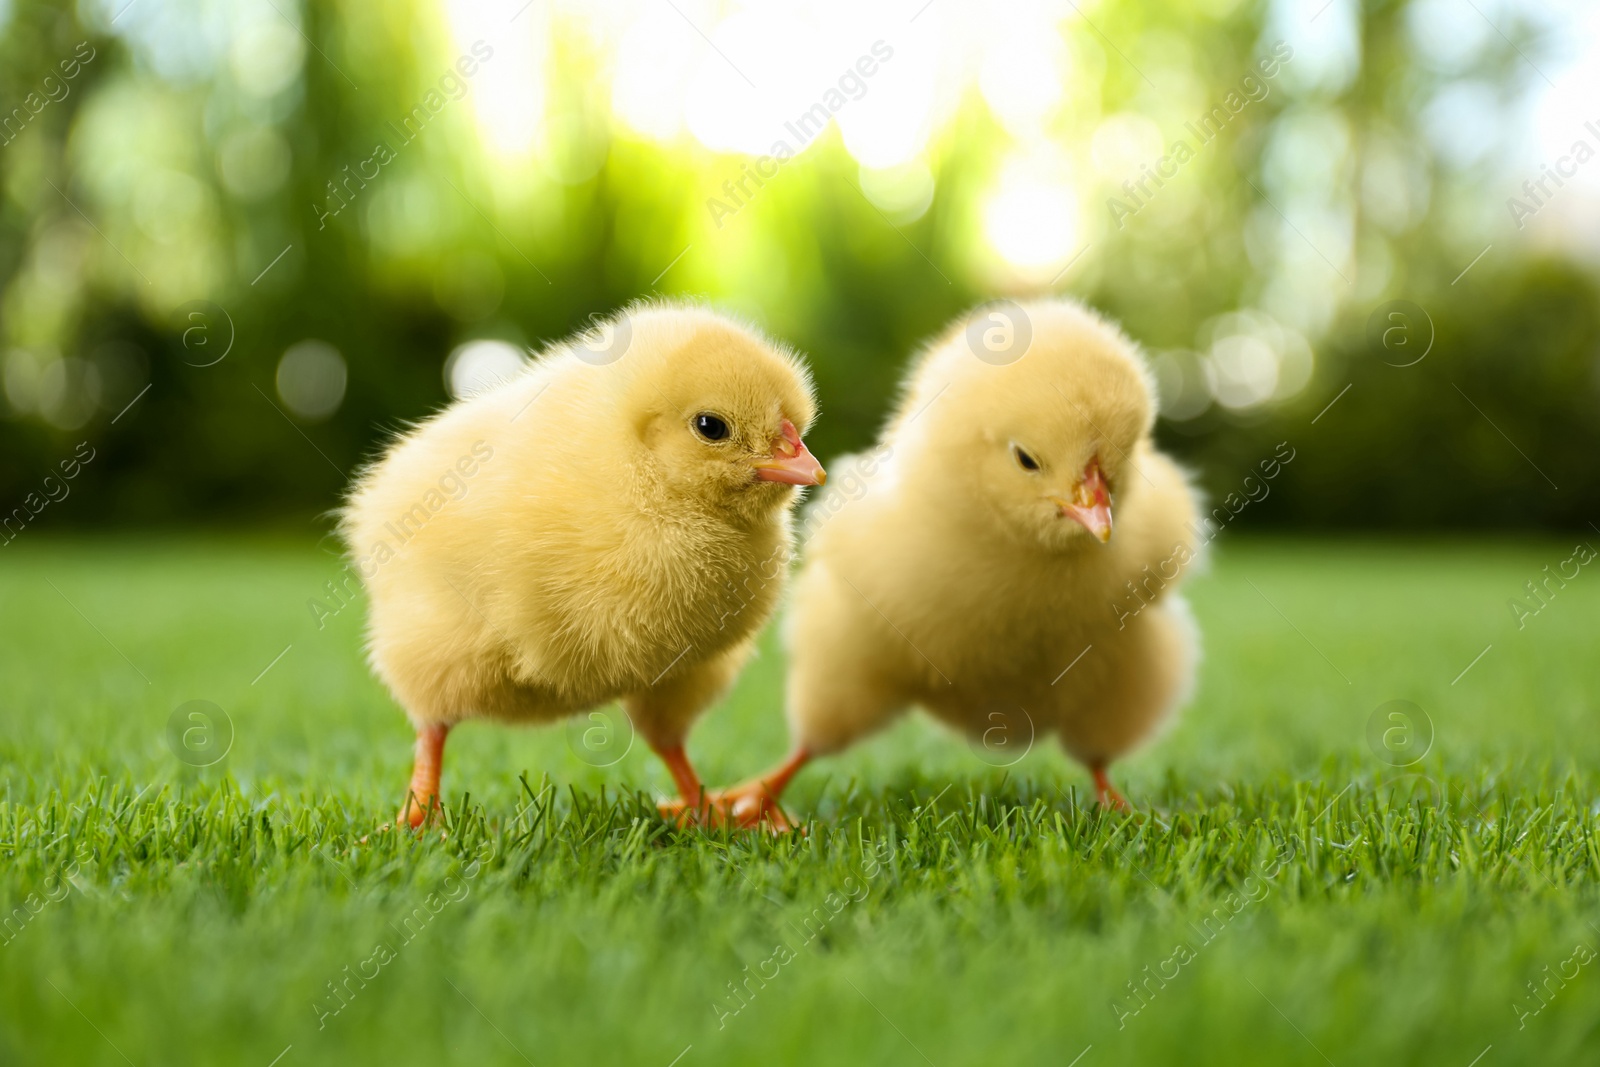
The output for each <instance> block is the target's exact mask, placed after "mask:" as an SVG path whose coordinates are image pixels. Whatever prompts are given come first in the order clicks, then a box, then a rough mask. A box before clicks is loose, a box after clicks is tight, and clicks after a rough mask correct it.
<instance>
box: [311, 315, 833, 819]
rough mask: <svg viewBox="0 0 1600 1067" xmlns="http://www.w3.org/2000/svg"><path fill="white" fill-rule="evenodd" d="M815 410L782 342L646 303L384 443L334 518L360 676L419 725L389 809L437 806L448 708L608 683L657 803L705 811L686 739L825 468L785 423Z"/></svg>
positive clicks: (757, 618) (602, 691)
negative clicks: (358, 626) (649, 768)
mask: <svg viewBox="0 0 1600 1067" xmlns="http://www.w3.org/2000/svg"><path fill="white" fill-rule="evenodd" d="M815 410H816V408H815V403H814V400H813V397H812V387H811V382H810V377H809V375H808V373H807V371H806V369H805V367H804V366H803V365H802V364H801V363H800V361H799V360H798V358H797V357H795V356H794V355H793V354H791V353H789V352H787V351H785V350H784V349H782V348H780V347H778V346H777V345H775V344H773V343H772V342H770V341H768V340H766V339H765V338H763V337H761V336H759V335H757V334H756V333H755V332H753V331H752V330H750V329H748V328H745V327H744V326H741V325H740V324H738V323H736V322H733V321H731V320H730V319H728V318H726V317H724V316H722V315H719V314H717V313H715V312H712V311H710V310H708V309H705V308H701V307H693V306H673V305H666V304H656V305H641V306H635V307H633V308H631V309H629V310H628V311H626V312H625V313H623V314H622V315H620V316H618V317H616V318H614V319H612V320H610V321H609V322H607V323H605V324H603V325H602V326H600V327H597V328H596V329H594V330H591V331H589V332H587V333H585V334H581V335H579V336H578V337H577V338H574V339H573V340H570V341H567V342H563V343H560V344H556V345H554V346H552V347H550V348H549V349H547V350H546V351H545V352H544V353H543V354H542V355H540V356H539V357H538V358H537V359H536V360H535V361H534V362H533V363H532V364H531V365H530V366H529V367H528V368H527V370H526V371H525V372H524V373H521V374H519V375H518V376H516V377H514V378H512V379H511V380H508V381H504V382H501V383H499V384H498V385H496V386H494V387H492V388H490V389H487V390H485V391H483V392H480V393H477V394H476V395H473V396H470V397H468V398H466V399H463V400H460V401H458V402H456V403H454V404H452V405H450V406H449V407H447V408H445V409H444V410H443V411H441V412H440V413H438V414H437V415H435V416H433V417H432V418H430V419H428V420H427V421H426V422H424V423H422V424H421V425H419V426H417V427H416V428H414V429H412V430H411V431H410V432H408V433H406V434H404V435H402V436H401V437H400V438H399V439H397V440H396V441H395V442H394V443H393V444H392V445H390V446H389V448H388V450H387V451H386V452H385V454H384V455H383V456H382V457H381V458H380V459H379V460H378V461H377V462H375V463H374V464H373V465H372V466H371V467H369V468H368V469H366V470H365V471H364V472H363V473H362V474H361V475H360V476H359V478H358V479H357V481H356V483H355V485H354V487H353V489H352V491H351V493H350V497H349V501H348V504H347V506H346V507H345V509H344V511H343V514H342V522H341V532H342V534H343V537H344V539H345V542H346V544H347V545H348V546H349V551H350V553H351V555H352V557H353V558H354V565H355V567H356V569H357V570H358V572H359V573H360V574H361V576H362V578H363V580H364V582H365V585H366V589H367V592H368V595H369V597H370V601H371V603H370V607H369V618H368V652H369V658H370V661H371V663H372V667H373V670H374V671H375V672H376V673H377V675H378V677H379V678H380V679H381V680H382V681H383V682H384V683H385V684H386V685H387V686H388V688H389V690H390V692H392V693H393V694H394V697H395V699H396V700H397V701H398V702H399V703H400V705H401V706H402V707H403V708H404V709H405V711H406V713H407V715H408V716H409V717H410V719H411V722H412V724H413V725H414V726H415V727H416V733H417V740H416V761H415V765H414V769H413V772H412V776H411V786H410V790H409V793H408V795H407V798H406V801H405V805H404V807H403V808H402V810H401V813H400V818H399V821H400V822H401V823H404V824H410V825H412V826H417V825H420V824H421V822H422V821H423V820H424V818H426V816H427V814H428V812H429V810H430V809H431V808H432V807H433V806H434V805H435V804H437V803H438V799H439V773H440V764H441V761H442V758H443V751H444V743H445V737H446V735H447V734H448V733H449V731H450V728H451V727H452V726H454V725H455V724H456V723H458V722H461V721H463V720H466V719H472V718H487V719H495V720H499V721H502V722H548V721H551V720H554V719H558V718H561V717H564V716H570V715H574V714H577V713H579V712H582V711H584V710H586V709H589V708H593V707H595V706H597V705H602V704H605V703H608V702H610V701H612V700H617V699H620V700H621V701H622V703H623V706H624V708H625V709H626V711H627V713H628V715H629V717H630V719H631V720H632V722H633V724H634V726H635V728H636V729H637V731H638V733H639V734H640V735H641V736H643V737H644V739H645V740H646V741H647V742H648V743H649V744H650V745H651V747H652V748H654V749H655V751H656V752H657V753H658V754H659V755H660V756H661V758H662V759H663V760H664V761H665V762H666V765H667V767H668V769H669V770H670V771H671V772H672V776H673V779H674V781H675V783H676V784H677V787H678V791H679V793H680V796H681V800H680V802H679V803H677V804H664V810H671V811H674V812H680V813H681V812H685V811H687V812H694V811H697V810H699V809H700V805H701V803H702V795H701V786H700V780H699V778H698V777H697V776H696V774H695V771H694V769H693V767H691V766H690V763H689V760H688V757H687V756H686V754H685V752H684V739H685V737H686V735H687V733H688V731H689V728H690V725H691V724H692V723H693V722H694V720H695V718H696V717H697V716H698V715H699V714H700V713H701V712H702V711H703V710H704V709H705V708H706V706H707V705H708V704H709V703H710V702H711V701H712V700H714V699H715V698H716V697H717V696H718V695H719V694H720V693H721V692H722V691H723V690H724V689H726V688H727V686H728V685H729V684H730V683H731V682H732V680H733V679H734V677H735V676H736V675H737V674H738V672H739V669H740V668H741V666H742V665H743V664H744V661H745V659H746V657H747V656H748V655H749V653H750V650H751V645H752V640H753V638H754V636H755V634H756V633H757V632H758V631H759V629H760V628H761V625H762V623H763V622H764V621H765V620H766V618H767V616H768V615H769V614H770V612H771V610H772V608H773V606H774V604H775V603H776V601H777V599H778V596H779V594H780V591H781V588H782V582H781V580H777V581H770V582H764V583H757V584H756V585H755V587H754V588H753V589H751V591H750V592H749V593H748V595H741V597H739V598H738V599H737V600H736V601H735V600H734V599H733V598H732V597H731V596H730V593H729V590H730V589H732V588H733V583H734V581H735V580H736V579H738V578H740V577H742V576H744V575H746V574H748V573H749V572H750V571H751V570H752V569H754V568H757V567H760V566H762V565H763V564H764V563H765V562H766V561H769V560H775V559H776V560H787V558H788V554H789V551H790V542H791V537H792V534H791V521H790V510H791V507H792V505H793V503H794V500H795V496H796V493H795V488H794V487H795V486H802V485H821V484H822V483H823V481H824V478H825V475H824V473H823V470H822V466H821V465H820V464H819V463H818V462H817V461H816V460H815V459H814V458H813V457H812V455H811V453H810V452H809V451H807V449H806V446H805V444H804V443H803V442H802V440H801V437H800V433H801V431H803V430H804V429H805V428H806V427H807V426H809V425H810V423H811V420H812V418H813V416H814V414H815ZM769 569H774V570H777V572H778V574H779V576H780V578H781V573H782V572H781V569H778V568H769ZM745 584H746V586H749V585H750V583H748V582H747V583H745ZM730 604H733V605H734V608H733V609H730Z"/></svg>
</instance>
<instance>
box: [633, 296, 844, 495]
mask: <svg viewBox="0 0 1600 1067" xmlns="http://www.w3.org/2000/svg"><path fill="white" fill-rule="evenodd" d="M631 320H632V329H633V331H634V339H633V346H632V347H633V351H632V352H630V354H629V356H630V358H635V363H634V366H633V367H632V368H631V376H630V379H629V381H628V385H627V391H626V397H627V399H626V403H627V405H628V408H629V410H630V411H631V412H632V413H633V419H634V428H635V430H636V432H637V434H638V438H639V440H640V442H641V443H642V445H643V446H644V447H645V449H646V450H647V451H648V454H649V457H650V465H651V467H652V468H653V472H654V475H655V477H656V478H658V479H659V480H660V482H661V483H662V484H663V485H664V486H665V487H666V488H667V490H668V491H669V492H672V493H674V494H676V495H680V496H686V497H690V498H694V499H697V500H699V501H701V502H703V503H706V504H709V505H711V506H714V507H717V508H719V509H723V510H726V511H729V512H732V513H734V514H736V515H740V516H743V517H745V518H747V519H751V520H756V519H760V518H762V517H764V516H767V515H770V514H771V513H772V512H773V511H775V510H777V509H779V508H781V507H783V506H785V505H787V504H788V503H790V502H791V501H792V500H793V498H794V487H795V486H802V485H821V484H823V482H824V481H825V480H826V478H827V475H826V473H825V472H824V471H823V469H822V465H821V464H820V463H818V462H817V460H816V459H815V458H814V457H813V456H812V454H811V452H810V451H809V450H808V449H807V448H806V446H805V442H804V441H803V440H802V438H801V434H803V433H804V432H805V430H806V429H807V428H808V427H809V426H810V425H811V422H812V420H813V418H815V416H816V402H815V400H814V399H813V396H812V387H811V379H810V375H809V374H808V373H807V372H806V369H805V367H804V366H803V365H802V364H801V363H800V362H799V360H797V359H796V358H795V357H794V356H793V355H791V354H790V353H788V352H786V351H784V350H783V349H781V348H779V347H777V346H776V345H774V344H772V343H770V342H768V341H767V340H766V339H765V338H763V337H761V336H759V335H757V334H756V333H755V332H753V331H751V330H749V329H746V328H745V327H743V326H741V325H740V324H738V323H736V322H734V321H732V320H731V319H728V318H726V317H724V316H721V315H719V314H716V313H715V312H711V311H709V310H707V309H704V308H692V307H691V308H685V307H670V306H669V307H656V308H650V309H646V310H642V311H634V312H633V313H631Z"/></svg>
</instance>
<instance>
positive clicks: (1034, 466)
mask: <svg viewBox="0 0 1600 1067" xmlns="http://www.w3.org/2000/svg"><path fill="white" fill-rule="evenodd" d="M1011 451H1012V453H1013V454H1015V455H1016V457H1017V465H1018V466H1020V467H1021V468H1022V469H1023V470H1025V471H1036V470H1038V469H1039V461H1038V460H1036V459H1034V458H1033V457H1032V456H1030V455H1028V453H1026V452H1024V451H1023V450H1022V449H1020V448H1018V447H1016V446H1015V445H1013V446H1012V447H1011Z"/></svg>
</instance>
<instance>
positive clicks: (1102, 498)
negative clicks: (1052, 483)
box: [1050, 456, 1111, 544]
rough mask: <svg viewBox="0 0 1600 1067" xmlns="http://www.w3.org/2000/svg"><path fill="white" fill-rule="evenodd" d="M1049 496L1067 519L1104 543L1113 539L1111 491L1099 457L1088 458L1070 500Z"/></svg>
mask: <svg viewBox="0 0 1600 1067" xmlns="http://www.w3.org/2000/svg"><path fill="white" fill-rule="evenodd" d="M1050 499H1051V500H1053V501H1055V504H1056V506H1057V507H1059V508H1060V509H1061V514H1062V515H1063V516H1064V517H1065V518H1069V519H1072V520H1074V521H1075V522H1080V523H1082V524H1083V528H1084V529H1085V530H1088V531H1089V532H1090V533H1092V534H1094V535H1095V536H1096V537H1098V538H1099V539H1100V543H1101V544H1105V543H1106V542H1107V541H1109V540H1111V491H1110V489H1109V488H1107V486H1106V476H1105V472H1104V471H1102V470H1101V469H1100V457H1099V456H1095V457H1094V458H1093V459H1091V460H1089V464H1088V466H1086V467H1084V468H1083V480H1082V481H1080V482H1079V483H1078V484H1077V486H1076V487H1075V488H1074V489H1073V491H1072V499H1071V500H1062V499H1061V498H1060V497H1051V498H1050Z"/></svg>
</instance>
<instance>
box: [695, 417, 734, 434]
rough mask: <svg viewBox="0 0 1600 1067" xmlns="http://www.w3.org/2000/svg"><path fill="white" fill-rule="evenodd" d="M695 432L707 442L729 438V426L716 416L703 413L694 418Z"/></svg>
mask: <svg viewBox="0 0 1600 1067" xmlns="http://www.w3.org/2000/svg"><path fill="white" fill-rule="evenodd" d="M694 432H695V433H697V434H699V435H700V436H701V437H704V438H705V439H706V440H707V441H720V440H722V439H723V438H724V437H727V436H728V424H727V423H725V422H723V421H722V420H721V419H719V418H717V417H716V416H715V415H710V414H706V413H701V414H699V415H696V416H695V417H694Z"/></svg>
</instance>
